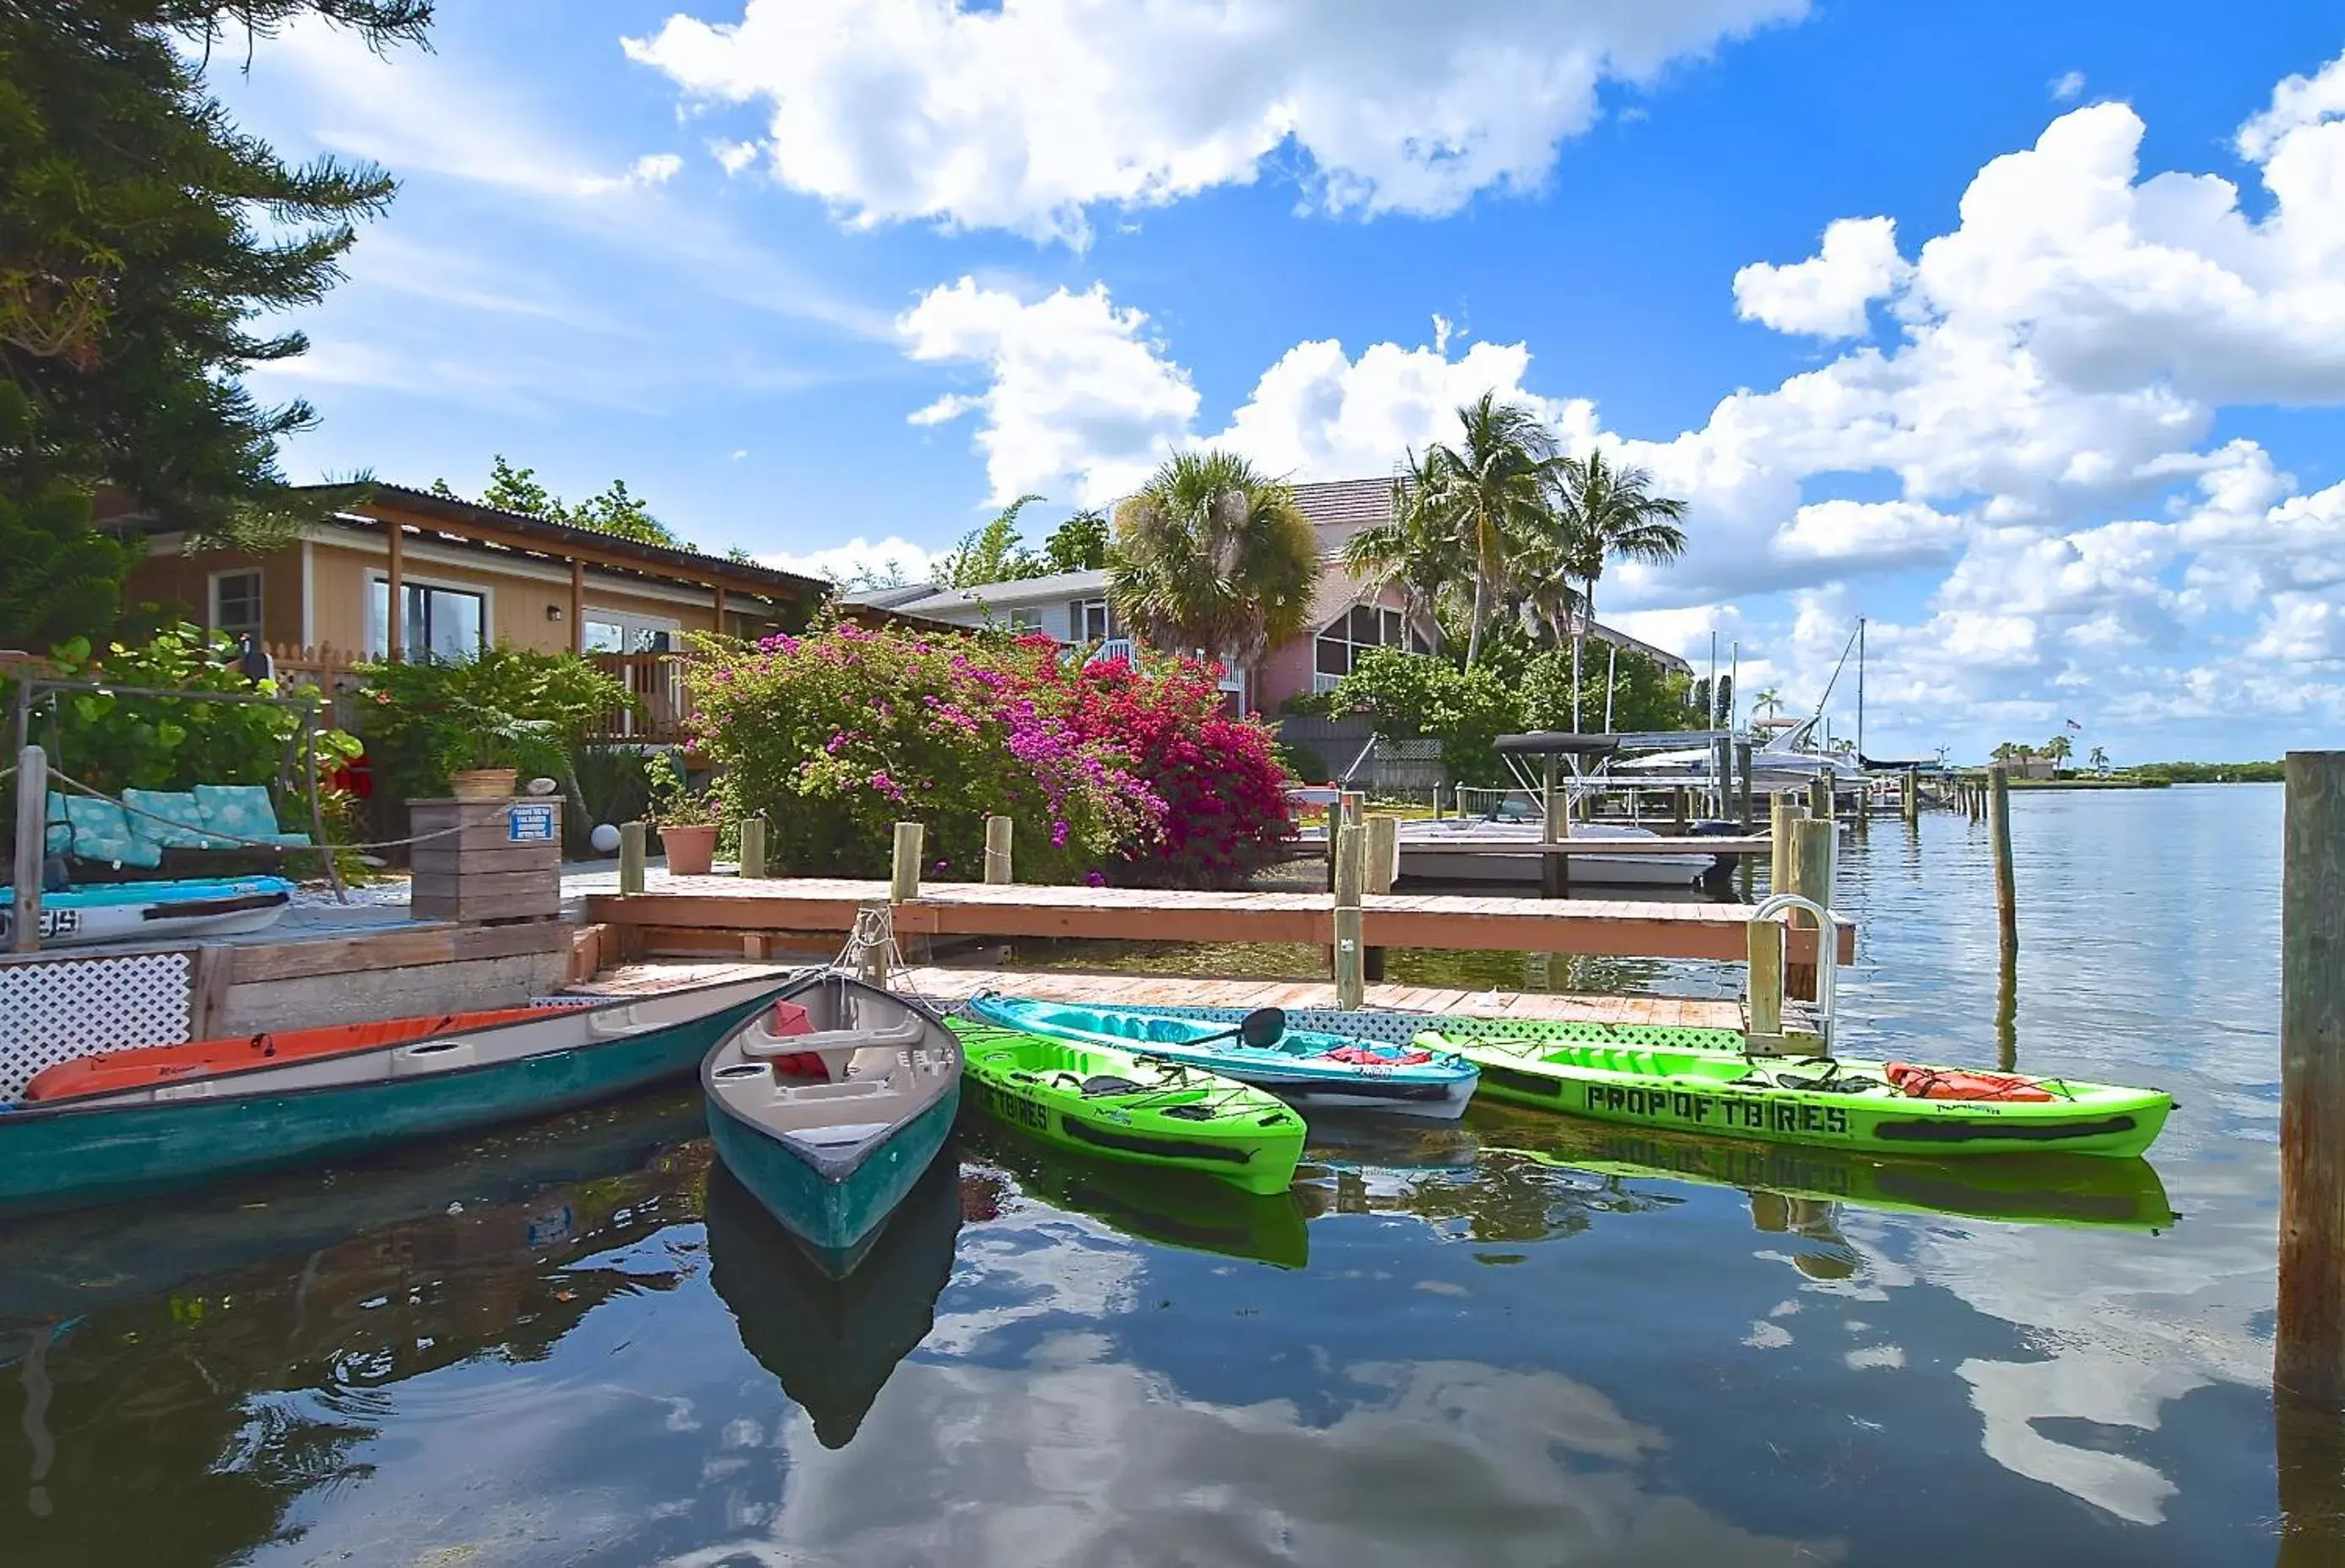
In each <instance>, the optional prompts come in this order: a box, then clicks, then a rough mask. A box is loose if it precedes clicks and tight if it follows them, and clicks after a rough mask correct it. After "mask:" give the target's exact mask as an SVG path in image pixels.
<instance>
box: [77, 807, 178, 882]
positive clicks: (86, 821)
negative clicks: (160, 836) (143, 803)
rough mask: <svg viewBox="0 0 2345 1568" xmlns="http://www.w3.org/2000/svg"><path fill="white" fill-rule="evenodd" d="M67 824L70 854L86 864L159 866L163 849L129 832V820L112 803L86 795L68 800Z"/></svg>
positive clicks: (119, 808) (151, 841) (161, 861)
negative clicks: (86, 862) (90, 862)
mask: <svg viewBox="0 0 2345 1568" xmlns="http://www.w3.org/2000/svg"><path fill="white" fill-rule="evenodd" d="M65 807H66V824H67V826H68V827H69V828H70V829H71V830H72V840H71V842H70V843H69V844H68V845H67V849H68V850H69V852H70V853H72V854H75V855H76V856H78V857H80V858H81V859H83V860H110V861H112V862H113V863H114V864H116V865H117V866H159V865H161V864H162V863H163V851H162V849H161V848H160V847H159V846H158V845H157V844H156V843H155V842H154V841H153V840H149V839H141V838H139V837H138V836H137V834H135V833H133V832H131V830H130V820H129V819H128V818H127V817H125V816H124V815H123V814H122V808H121V807H119V806H117V805H116V804H115V803H114V802H113V801H111V800H93V799H90V798H89V797H87V796H86V795H68V796H66V798H65Z"/></svg>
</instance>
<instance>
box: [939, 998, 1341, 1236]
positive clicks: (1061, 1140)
mask: <svg viewBox="0 0 2345 1568" xmlns="http://www.w3.org/2000/svg"><path fill="white" fill-rule="evenodd" d="M951 1023H952V1030H953V1033H956V1034H958V1035H959V1036H960V1042H961V1048H962V1049H963V1051H964V1052H966V1053H967V1060H968V1069H967V1070H968V1074H969V1082H970V1084H971V1085H972V1086H973V1087H974V1088H975V1090H976V1091H977V1092H976V1094H975V1095H972V1096H971V1098H972V1099H973V1100H974V1101H975V1103H976V1105H978V1107H979V1108H980V1109H981V1110H984V1111H986V1112H988V1113H990V1115H994V1116H995V1117H998V1118H999V1119H1000V1120H1001V1121H1002V1122H1004V1123H1006V1124H1008V1125H1010V1126H1011V1127H1014V1128H1016V1129H1018V1130H1019V1131H1020V1132H1024V1133H1029V1134H1031V1135H1033V1136H1035V1137H1037V1138H1040V1139H1041V1140H1042V1141H1043V1142H1044V1143H1048V1144H1054V1145H1058V1146H1059V1147H1061V1148H1063V1149H1071V1150H1074V1151H1077V1152H1079V1153H1081V1154H1084V1155H1088V1156H1092V1157H1094V1158H1097V1159H1102V1160H1116V1161H1122V1162H1124V1163H1126V1164H1132V1165H1145V1166H1157V1167H1159V1168H1161V1169H1166V1170H1185V1171H1202V1172H1203V1173H1205V1174H1206V1175H1209V1176H1218V1177H1219V1178H1220V1179H1222V1180H1223V1181H1225V1182H1228V1183H1230V1184H1231V1185H1232V1186H1238V1187H1243V1188H1244V1189H1245V1190H1246V1191H1248V1192H1259V1193H1279V1192H1284V1191H1285V1190H1286V1188H1287V1186H1288V1185H1289V1184H1290V1183H1292V1182H1293V1181H1294V1163H1295V1161H1296V1160H1297V1159H1298V1158H1300V1157H1301V1156H1302V1154H1303V1131H1304V1129H1303V1118H1302V1117H1301V1116H1299V1115H1295V1113H1294V1110H1293V1109H1292V1108H1290V1107H1289V1106H1287V1105H1283V1104H1281V1103H1280V1102H1279V1101H1278V1100H1276V1099H1274V1098H1273V1097H1272V1096H1271V1095H1266V1094H1264V1092H1263V1091H1262V1090H1260V1089H1256V1088H1254V1087H1251V1086H1250V1085H1248V1084H1241V1083H1238V1082H1237V1081H1235V1080H1234V1079H1230V1078H1224V1077H1222V1076H1220V1075H1218V1074H1213V1073H1209V1072H1207V1071H1205V1070H1204V1069H1203V1068H1202V1067H1197V1066H1193V1065H1191V1064H1187V1063H1183V1062H1175V1061H1172V1060H1169V1059H1167V1058H1165V1057H1162V1056H1158V1055H1155V1054H1146V1055H1142V1054H1138V1053H1136V1052H1132V1051H1128V1050H1122V1049H1119V1048H1118V1047H1116V1046H1113V1045H1106V1044H1092V1043H1090V1042H1086V1041H1081V1040H1069V1039H1063V1038H1061V1037H1058V1036H1055V1035H1042V1034H1034V1033H1026V1032H1024V1031H1021V1030H1017V1029H1007V1028H1003V1027H1001V1026H1000V1025H998V1024H990V1023H972V1022H969V1021H968V1020H965V1019H958V1018H957V1019H954V1020H952V1021H951Z"/></svg>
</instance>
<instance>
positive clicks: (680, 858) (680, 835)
mask: <svg viewBox="0 0 2345 1568" xmlns="http://www.w3.org/2000/svg"><path fill="white" fill-rule="evenodd" d="M659 836H660V845H661V847H662V848H663V849H665V850H667V874H668V875H669V876H672V877H705V876H706V875H707V874H708V868H709V867H710V866H711V865H712V864H713V863H715V861H716V823H714V822H705V823H701V824H698V825H696V826H694V827H674V828H662V829H661V830H659Z"/></svg>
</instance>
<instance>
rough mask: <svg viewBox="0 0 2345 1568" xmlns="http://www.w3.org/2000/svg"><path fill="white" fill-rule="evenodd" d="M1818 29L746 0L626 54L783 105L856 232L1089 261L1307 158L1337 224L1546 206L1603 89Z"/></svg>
mask: <svg viewBox="0 0 2345 1568" xmlns="http://www.w3.org/2000/svg"><path fill="white" fill-rule="evenodd" d="M1806 10H1807V0H1642V3H1641V4H1638V5H1588V4H1585V3H1584V0H1453V3H1452V4H1450V5H1446V6H1444V7H1442V9H1441V12H1440V17H1439V23H1438V25H1437V26H1428V25H1427V16H1426V14H1425V13H1423V12H1422V11H1420V10H1419V9H1417V8H1416V7H1412V6H1406V5H1361V4H1357V3H1356V0H1152V3H1151V4H1147V5H1130V4H1127V3H1125V0H1002V4H1001V5H1000V6H999V7H992V8H980V7H977V6H974V5H958V4H954V3H953V0H746V5H745V6H744V7H743V8H742V10H741V12H740V14H739V16H738V19H737V20H724V19H716V20H704V19H702V18H699V17H695V16H689V15H675V16H671V17H670V18H669V19H668V20H667V21H666V23H665V25H662V26H661V27H660V29H659V30H658V31H657V32H656V33H654V34H652V35H651V36H647V37H642V38H630V39H628V40H626V44H625V46H626V49H627V52H628V54H629V55H630V56H633V57H634V58H635V59H637V60H639V61H642V62H643V63H645V64H646V65H649V66H655V67H656V68H658V69H659V70H661V71H663V72H665V74H666V75H667V76H670V77H671V78H673V79H674V80H675V83H676V84H677V85H678V87H681V88H683V89H684V90H685V92H687V93H688V94H690V95H692V96H694V97H698V98H706V99H717V100H728V101H732V102H737V103H750V102H756V103H760V104H763V105H766V106H769V107H770V122H771V136H772V143H773V169H774V173H775V176H776V178H778V179H779V180H780V181H781V182H782V183H783V184H785V185H786V186H787V187H789V188H792V189H795V190H799V191H804V192H806V193H807V194H809V195H812V196H816V197H819V198H821V199H823V200H825V201H827V202H828V203H830V204H831V205H832V206H833V207H834V208H836V209H837V210H838V212H839V213H840V214H841V215H842V217H844V218H845V219H847V220H848V221H849V222H851V223H855V224H858V225H872V224H879V223H888V222H897V221H902V220H906V219H929V220H935V221H939V222H942V223H946V224H949V225H956V226H961V227H971V228H997V229H1011V230H1015V231H1017V232H1019V233H1021V234H1027V235H1030V236H1033V237H1035V238H1037V239H1064V240H1069V241H1071V242H1074V243H1078V244H1081V243H1082V242H1084V241H1085V240H1087V239H1088V238H1089V235H1090V219H1089V218H1088V216H1087V209H1089V208H1091V206H1093V205H1094V204H1097V203H1112V204H1117V205H1121V206H1126V207H1138V206H1147V205H1152V204H1157V203H1162V202H1166V201H1172V200H1175V199H1180V198H1183V197H1186V196H1191V195H1194V194H1196V193H1197V192H1200V191H1203V190H1207V189H1211V188H1214V187H1217V186H1225V185H1233V184H1245V183H1249V182H1251V181H1252V180H1254V178H1256V176H1257V174H1258V173H1259V171H1260V169H1261V168H1262V167H1263V166H1264V161H1265V160H1266V159H1269V158H1272V157H1273V156H1274V155H1275V154H1277V153H1279V152H1280V151H1281V149H1282V148H1288V147H1290V146H1291V147H1293V148H1296V149H1298V150H1299V151H1301V152H1302V153H1303V154H1304V155H1306V156H1307V158H1309V160H1310V168H1311V170H1312V179H1311V184H1312V195H1313V199H1314V200H1315V204H1316V205H1318V206H1320V207H1322V208H1324V209H1325V210H1328V211H1331V212H1358V213H1364V214H1375V213H1379V212H1412V213H1445V212H1450V211H1454V210H1456V209H1457V208H1458V207H1460V206H1462V205H1463V204H1464V203H1465V202H1466V201H1467V199H1469V198H1471V197H1472V196H1473V195H1474V194H1475V193H1476V192H1477V191H1481V190H1487V189H1500V190H1505V189H1522V188H1531V187H1536V186H1537V185H1538V184H1539V183H1540V182H1541V181H1542V180H1544V179H1545V178H1546V177H1547V175H1548V170H1549V169H1550V168H1552V167H1553V165H1554V160H1555V151H1556V147H1557V144H1558V142H1559V141H1561V140H1562V139H1564V138H1565V137H1570V136H1574V135H1577V134H1578V133H1579V132H1580V131H1583V130H1585V129H1586V128H1587V127H1588V126H1589V123H1590V122H1591V121H1592V120H1593V119H1594V118H1595V117H1596V115H1597V113H1598V107H1599V105H1598V96H1597V95H1598V88H1599V85H1600V84H1601V83H1603V82H1605V81H1607V80H1618V81H1626V82H1629V83H1636V84H1647V83H1650V82H1652V81H1653V80H1654V78H1655V77H1656V76H1658V74H1659V73H1660V70H1661V69H1662V67H1663V66H1667V65H1668V64H1670V62H1671V61H1673V60H1678V59H1681V58H1684V57H1687V56H1699V55H1701V54H1704V53H1706V52H1708V51H1709V50H1711V49H1712V48H1714V47H1716V46H1718V45H1719V44H1721V42H1724V41H1726V40H1729V39H1732V38H1736V37H1740V36H1743V35H1745V34H1747V33H1749V32H1751V30H1752V29H1754V28H1757V27H1760V26H1762V25H1768V24H1771V23H1777V22H1784V21H1792V20H1796V19H1797V18H1799V17H1801V16H1802V15H1804V14H1805V13H1806Z"/></svg>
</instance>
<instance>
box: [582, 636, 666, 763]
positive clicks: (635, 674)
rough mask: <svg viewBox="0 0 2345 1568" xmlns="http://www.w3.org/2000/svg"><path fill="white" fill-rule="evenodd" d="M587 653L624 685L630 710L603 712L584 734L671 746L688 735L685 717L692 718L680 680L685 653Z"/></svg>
mask: <svg viewBox="0 0 2345 1568" xmlns="http://www.w3.org/2000/svg"><path fill="white" fill-rule="evenodd" d="M586 657H589V658H591V659H593V660H594V662H595V664H596V665H598V666H599V667H601V668H602V669H603V671H604V674H606V675H609V676H611V677H614V678H615V679H616V680H617V681H618V682H619V684H620V685H622V686H624V687H626V688H627V692H628V694H629V695H630V696H632V697H634V699H635V707H634V709H633V710H632V711H631V710H629V709H627V708H620V709H618V710H617V711H615V712H613V713H608V714H605V715H604V717H603V720H602V722H601V723H599V724H598V725H596V726H595V728H594V733H593V734H591V735H590V736H588V737H587V738H589V739H590V740H600V741H613V740H632V741H635V742H638V743H641V744H645V745H655V746H673V745H682V744H683V743H684V742H685V740H686V739H687V738H689V736H688V732H687V730H686V728H685V720H687V719H689V718H691V717H692V697H691V694H690V693H689V692H687V691H686V690H685V684H684V667H685V662H686V660H687V659H688V658H689V657H690V656H689V655H686V654H680V653H598V654H589V655H587V656H586Z"/></svg>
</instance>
